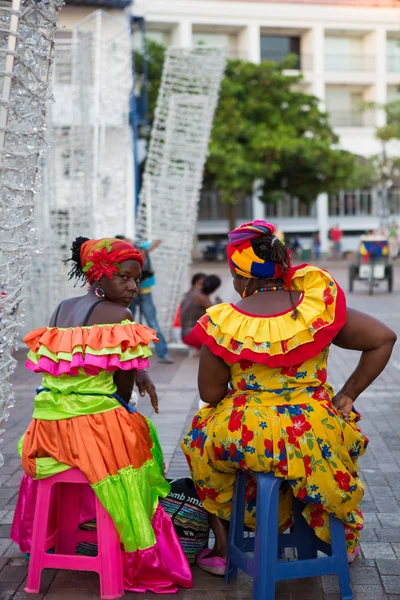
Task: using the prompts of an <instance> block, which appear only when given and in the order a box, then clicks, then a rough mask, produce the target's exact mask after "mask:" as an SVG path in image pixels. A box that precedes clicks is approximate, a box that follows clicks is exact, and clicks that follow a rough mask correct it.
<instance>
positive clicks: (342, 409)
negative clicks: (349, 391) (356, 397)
mask: <svg viewBox="0 0 400 600" xmlns="http://www.w3.org/2000/svg"><path fill="white" fill-rule="evenodd" d="M332 404H333V406H334V407H335V408H336V410H337V411H338V412H339V413H340V414H341V415H342V417H343V419H344V420H345V421H348V420H349V418H350V413H351V411H352V409H353V399H352V398H350V396H347V395H346V394H344V393H343V392H338V393H337V394H336V396H335V397H334V398H333V400H332Z"/></svg>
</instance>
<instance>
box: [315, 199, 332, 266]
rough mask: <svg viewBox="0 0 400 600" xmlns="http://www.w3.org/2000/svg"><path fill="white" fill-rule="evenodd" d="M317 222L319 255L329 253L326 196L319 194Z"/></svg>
mask: <svg viewBox="0 0 400 600" xmlns="http://www.w3.org/2000/svg"><path fill="white" fill-rule="evenodd" d="M317 222H318V230H319V239H320V242H321V253H322V254H327V253H328V252H329V237H328V233H329V210H328V194H325V193H324V194H319V196H318V198H317Z"/></svg>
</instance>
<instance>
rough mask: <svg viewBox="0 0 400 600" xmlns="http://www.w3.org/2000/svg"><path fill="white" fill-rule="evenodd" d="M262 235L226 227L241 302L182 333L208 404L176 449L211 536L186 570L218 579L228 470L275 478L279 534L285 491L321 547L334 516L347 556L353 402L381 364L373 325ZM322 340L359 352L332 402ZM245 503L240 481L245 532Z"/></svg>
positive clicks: (361, 448)
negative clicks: (196, 353) (192, 346)
mask: <svg viewBox="0 0 400 600" xmlns="http://www.w3.org/2000/svg"><path fill="white" fill-rule="evenodd" d="M274 229H275V228H274V226H273V225H271V224H268V223H265V222H264V221H254V222H253V223H247V224H245V225H242V226H241V227H239V228H238V229H235V230H234V231H233V232H231V234H230V235H229V241H230V243H229V246H228V257H229V266H230V268H231V272H232V276H233V285H234V288H235V290H236V291H237V292H238V293H239V294H240V296H241V300H240V301H239V302H237V303H236V304H220V305H217V306H213V307H211V308H209V309H208V310H207V314H206V315H205V316H204V317H202V318H201V319H200V320H199V322H198V324H197V325H196V327H195V328H194V333H195V335H196V336H197V337H198V338H199V339H200V340H201V341H202V342H203V344H204V345H203V348H202V351H201V357H200V365H199V390H200V397H201V399H202V400H203V401H204V402H206V403H208V406H205V407H204V408H202V409H201V410H200V411H199V412H198V413H197V415H196V416H195V417H194V419H193V423H192V427H191V429H190V431H189V432H188V433H187V435H186V437H185V438H184V440H183V442H182V448H183V451H184V452H185V454H186V457H187V459H188V462H189V465H190V467H191V471H192V476H193V480H194V483H195V485H196V488H197V491H198V494H199V496H200V498H201V499H202V501H203V504H204V507H205V508H206V510H207V511H208V512H209V518H210V524H211V526H212V529H213V530H214V533H215V538H216V543H215V546H214V548H213V550H212V551H210V550H209V549H207V550H205V551H203V552H202V553H201V554H200V555H199V557H198V565H199V566H200V567H201V568H203V569H204V570H206V571H210V572H211V573H214V574H220V575H222V574H223V573H224V570H225V562H226V553H227V541H228V526H229V518H230V514H231V502H232V494H233V485H234V482H235V477H236V472H237V470H238V469H243V470H250V471H257V472H269V471H272V472H273V473H274V474H275V476H277V477H282V478H283V479H285V480H286V481H287V483H286V485H285V486H283V487H282V488H281V492H282V493H281V501H280V507H279V510H280V515H279V526H280V531H281V532H282V531H285V530H286V529H287V528H288V527H289V526H290V524H291V508H292V499H293V496H296V497H297V498H298V499H299V500H301V501H302V502H304V510H303V516H304V517H305V519H306V520H307V522H308V523H309V525H310V526H311V527H312V528H313V529H314V531H315V533H316V535H317V536H318V537H319V538H320V539H322V540H323V541H325V542H329V540H330V538H329V518H328V515H329V514H333V515H335V516H336V517H337V518H338V519H340V520H341V521H343V523H344V525H345V533H346V541H347V548H348V554H349V560H350V561H351V560H353V559H354V558H355V556H356V555H357V554H358V552H359V541H360V530H361V529H362V527H363V516H362V513H361V511H360V509H359V504H360V501H361V499H362V497H363V494H364V490H363V486H362V483H361V481H360V478H359V475H358V467H357V460H358V457H359V456H361V455H362V454H363V453H364V452H365V448H366V446H367V442H368V440H367V439H366V438H365V436H364V435H363V434H362V433H361V431H360V429H359V428H358V425H357V421H358V420H359V416H358V413H356V412H355V410H353V403H354V401H355V400H356V398H357V397H358V396H359V395H360V394H361V393H362V392H363V391H364V390H365V389H366V388H367V387H368V386H369V385H370V384H371V383H372V382H373V381H374V379H375V378H376V377H377V376H378V375H379V374H380V373H381V372H382V370H383V369H384V368H385V366H386V364H387V362H388V360H389V358H390V355H391V352H392V347H393V345H394V343H395V341H396V335H395V333H394V332H393V331H392V330H390V329H389V328H388V327H386V326H385V325H383V324H382V323H380V322H379V321H376V320H375V319H373V318H372V317H369V316H367V315H365V314H363V313H359V312H357V311H355V310H352V309H349V308H347V309H346V299H345V295H344V293H343V291H342V290H341V288H340V287H339V285H338V284H337V283H336V281H335V280H334V279H333V278H332V277H331V276H330V274H329V273H328V272H327V271H323V270H321V269H318V268H316V267H313V266H310V265H301V266H299V267H296V268H293V267H291V264H290V256H289V253H288V251H287V250H286V248H285V246H284V245H283V244H282V243H281V242H280V241H279V240H278V238H277V237H276V236H275V235H274ZM331 343H333V344H335V345H337V346H340V347H342V348H347V349H351V350H359V351H361V352H362V355H361V360H360V362H359V364H358V367H357V368H356V370H355V371H354V373H353V374H352V375H351V376H350V378H349V379H348V380H347V382H346V383H345V384H344V386H343V388H342V389H341V390H340V391H339V392H338V393H337V394H336V395H335V394H334V391H333V389H332V387H331V386H330V385H329V384H328V383H327V360H328V354H329V346H330V344H331ZM255 498H256V489H255V483H254V481H253V479H251V478H249V479H248V486H247V493H246V515H245V522H246V524H247V525H248V526H249V527H254V525H255V515H256V506H255Z"/></svg>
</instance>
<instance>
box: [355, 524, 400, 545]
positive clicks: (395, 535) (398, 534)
mask: <svg viewBox="0 0 400 600" xmlns="http://www.w3.org/2000/svg"><path fill="white" fill-rule="evenodd" d="M374 531H375V533H376V537H377V539H378V542H397V541H399V540H400V527H391V528H390V527H379V529H378V528H375V529H374ZM361 535H362V536H363V537H364V532H363V533H362V534H361Z"/></svg>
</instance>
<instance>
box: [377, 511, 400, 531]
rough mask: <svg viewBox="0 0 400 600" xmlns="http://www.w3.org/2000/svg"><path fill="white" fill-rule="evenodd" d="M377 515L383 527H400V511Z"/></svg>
mask: <svg viewBox="0 0 400 600" xmlns="http://www.w3.org/2000/svg"><path fill="white" fill-rule="evenodd" d="M377 517H378V519H379V522H380V523H381V525H382V526H383V527H400V512H398V513H377Z"/></svg>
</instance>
